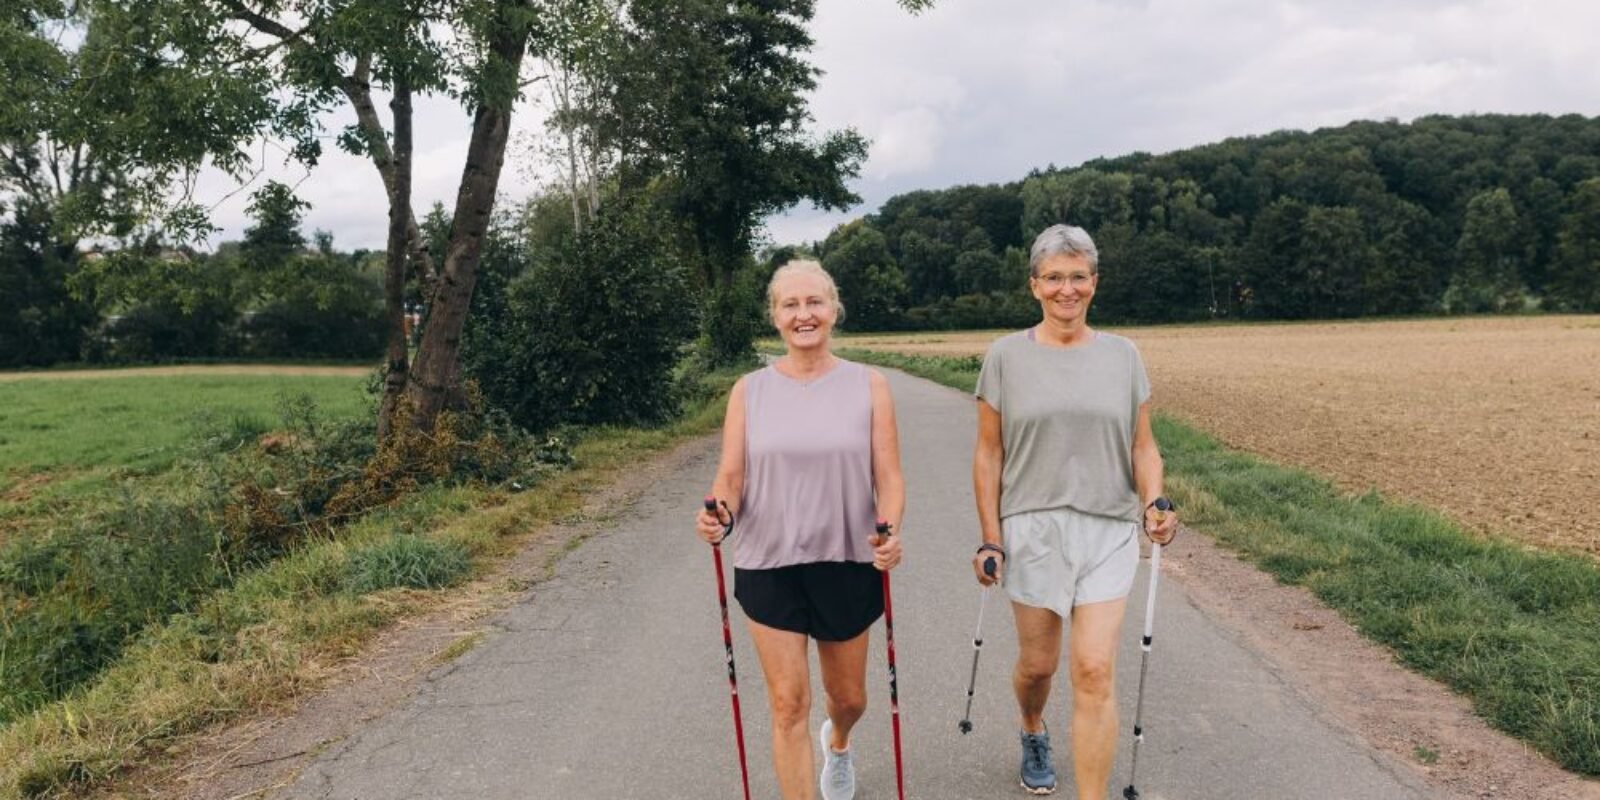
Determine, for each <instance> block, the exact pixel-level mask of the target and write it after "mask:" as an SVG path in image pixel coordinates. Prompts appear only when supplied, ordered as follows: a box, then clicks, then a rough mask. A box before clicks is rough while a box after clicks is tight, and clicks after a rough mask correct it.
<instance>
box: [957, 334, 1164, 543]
mask: <svg viewBox="0 0 1600 800" xmlns="http://www.w3.org/2000/svg"><path fill="white" fill-rule="evenodd" d="M1030 334H1031V331H1019V332H1017V333H1012V334H1007V335H1006V336H1002V337H1000V338H999V339H997V340H995V342H994V344H992V345H990V346H989V352H988V354H986V355H985V356H984V357H983V369H982V371H980V372H979V373H978V388H977V392H976V394H977V396H978V399H979V400H981V401H983V402H986V403H988V404H989V405H990V406H991V407H993V408H994V409H995V410H996V411H998V412H1000V437H1001V443H1002V445H1003V447H1004V448H1005V455H1004V458H1003V461H1002V466H1001V470H1000V516H1001V518H1005V517H1009V516H1011V515H1012V514H1021V513H1024V512H1028V511H1044V510H1048V509H1055V508H1070V509H1074V510H1076V511H1081V512H1083V513H1086V514H1096V515H1099V516H1103V517H1113V518H1116V519H1125V520H1128V521H1130V522H1137V521H1139V519H1140V516H1141V514H1140V512H1141V511H1142V509H1141V508H1140V506H1139V493H1138V489H1137V488H1136V487H1135V485H1134V482H1133V428H1134V423H1135V422H1136V421H1137V420H1138V418H1139V406H1140V404H1142V403H1144V402H1145V401H1146V400H1149V399H1150V379H1149V377H1148V376H1147V375H1146V374H1145V370H1144V361H1143V360H1141V359H1140V358H1139V350H1138V348H1136V347H1135V346H1134V344H1133V342H1132V341H1129V340H1128V339H1126V338H1124V337H1121V336H1117V335H1115V334H1110V333H1102V332H1100V331H1095V332H1094V338H1093V339H1091V340H1089V341H1088V342H1086V343H1084V344H1081V345H1078V346H1075V347H1052V346H1050V345H1047V344H1041V343H1039V342H1037V341H1034V340H1033V339H1032V338H1031V336H1030Z"/></svg>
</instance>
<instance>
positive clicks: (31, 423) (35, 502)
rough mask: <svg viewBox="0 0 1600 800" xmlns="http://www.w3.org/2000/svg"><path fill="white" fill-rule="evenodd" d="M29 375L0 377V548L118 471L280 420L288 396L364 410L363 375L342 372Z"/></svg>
mask: <svg viewBox="0 0 1600 800" xmlns="http://www.w3.org/2000/svg"><path fill="white" fill-rule="evenodd" d="M30 375H33V376H37V377H29V378H28V379H25V380H5V379H0V545H3V544H4V543H5V542H6V541H8V540H9V539H12V538H15V537H16V536H17V535H19V534H20V533H21V532H24V531H26V530H28V529H30V528H32V527H37V526H39V525H43V524H46V523H47V519H48V517H49V516H50V515H51V514H61V513H68V514H70V513H71V507H72V505H73V504H74V503H75V502H76V500H77V499H79V498H82V497H84V496H85V495H89V494H94V493H96V492H103V491H105V490H107V489H108V487H109V486H110V485H111V484H112V483H114V482H115V480H116V479H117V478H118V477H121V476H129V475H144V476H149V475H154V474H158V473H161V472H162V471H163V470H166V469H167V468H168V467H170V466H172V464H173V463H174V462H175V461H176V460H178V459H179V458H181V457H182V456H183V455H184V454H185V453H186V452H191V451H193V450H194V448H196V447H201V446H206V445H207V444H208V443H209V444H211V445H223V446H226V445H227V444H228V441H229V440H231V441H232V442H233V443H238V442H243V441H246V440H249V439H252V438H254V437H255V436H257V435H259V434H261V433H263V432H266V431H268V430H272V429H274V428H277V427H280V426H281V425H282V424H283V421H282V417H283V413H284V412H285V410H286V408H287V404H288V403H289V401H291V400H294V399H297V398H309V399H310V401H311V402H312V403H314V404H315V405H316V408H317V409H318V411H319V414H320V415H321V416H322V417H324V418H328V419H347V418H351V417H355V416H358V415H362V414H367V413H369V412H368V399H367V395H366V393H365V390H364V387H365V385H366V378H365V377H364V376H352V375H348V374H310V375H304V374H294V375H285V374H268V373H262V372H257V373H255V374H211V373H206V372H188V373H181V374H149V373H148V372H137V371H118V372H110V373H102V375H101V377H99V378H97V379H94V380H85V379H83V378H82V377H81V373H59V374H51V373H30ZM64 376H71V377H64ZM208 440H209V442H208Z"/></svg>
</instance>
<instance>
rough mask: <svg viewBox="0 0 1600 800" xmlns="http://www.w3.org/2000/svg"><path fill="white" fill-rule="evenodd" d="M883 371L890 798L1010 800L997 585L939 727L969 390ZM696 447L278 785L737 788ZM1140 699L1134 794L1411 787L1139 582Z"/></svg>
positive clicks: (536, 790) (878, 732)
mask: <svg viewBox="0 0 1600 800" xmlns="http://www.w3.org/2000/svg"><path fill="white" fill-rule="evenodd" d="M886 372H887V374H888V375H889V377H890V382H891V384H892V386H893V389H894V393H895V400H896V407H897V410H898V414H899V420H900V438H901V448H902V451H903V454H902V456H903V459H904V465H905V471H906V481H907V486H908V491H909V500H908V510H907V513H906V518H905V523H904V531H903V532H902V533H903V535H904V536H905V550H906V560H905V563H904V564H903V565H902V567H901V568H900V569H897V570H895V572H894V573H893V579H894V608H895V612H896V613H895V638H896V653H897V657H898V662H899V663H898V666H899V685H900V709H901V710H900V716H901V725H902V727H903V731H904V748H905V779H906V787H907V796H908V797H914V798H991V797H1024V796H1026V795H1024V794H1023V792H1022V790H1021V789H1020V788H1018V787H1017V765H1018V760H1019V757H1020V751H1019V748H1018V744H1017V712H1016V706H1015V701H1014V699H1013V698H1012V696H1011V689H1010V671H1011V665H1012V661H1013V659H1014V656H1015V647H1016V639H1015V636H1014V634H1013V631H1012V630H1011V615H1010V609H1009V604H1008V603H1006V602H1004V601H1003V596H1002V595H1001V594H1000V593H999V592H996V593H995V594H994V595H993V596H992V597H991V598H990V603H989V606H988V613H987V615H986V620H985V630H984V647H983V656H982V661H981V663H980V665H979V672H978V689H977V694H976V698H975V701H974V704H973V712H972V720H973V723H974V726H975V730H974V731H973V732H972V733H971V734H968V735H965V736H963V735H962V734H961V733H959V731H958V730H957V722H958V721H959V720H960V718H961V713H962V708H963V706H964V704H965V699H966V698H965V690H966V682H967V675H968V670H969V668H970V666H971V663H972V662H971V658H972V634H973V624H974V622H975V620H976V616H977V611H978V603H979V597H980V592H979V590H978V588H977V585H976V584H975V582H974V581H973V580H972V577H971V567H970V566H969V563H970V562H969V559H970V557H971V553H972V551H973V548H974V547H975V546H976V542H977V534H976V517H975V514H974V511H973V508H972V501H971V492H970V488H969V487H970V469H971V467H970V465H971V448H972V442H973V437H974V418H975V415H974V412H973V408H972V403H973V401H972V399H971V398H970V397H969V396H966V395H964V394H962V393H960V392H956V391H953V390H950V389H947V388H944V387H941V386H937V385H935V384H932V383H929V382H927V381H922V380H918V379H915V378H910V377H907V376H905V375H902V374H899V373H895V372H892V371H886ZM715 456H716V446H715V442H714V441H711V440H707V441H706V442H705V443H704V445H703V454H702V455H701V456H699V457H697V458H695V459H694V460H693V461H692V462H691V465H690V467H689V468H687V469H684V470H682V471H681V472H678V473H677V474H674V475H672V476H670V477H669V478H668V479H666V480H663V481H661V482H659V483H657V484H655V485H654V486H653V487H652V488H650V489H649V490H648V491H646V492H645V493H644V494H643V495H642V496H640V497H638V498H637V499H635V500H634V501H633V502H632V503H631V505H630V507H629V508H628V509H627V513H624V514H621V515H619V516H618V519H617V522H616V524H615V525H614V526H613V527H611V528H610V529H609V530H607V531H606V532H604V533H601V534H599V535H597V536H594V537H592V538H591V539H589V540H588V541H586V542H585V543H584V544H583V545H582V546H581V547H578V548H577V549H575V550H574V551H573V552H572V553H570V554H569V555H568V556H567V557H565V558H564V559H563V560H562V561H561V562H560V564H559V565H558V567H557V572H558V574H557V576H556V577H555V578H553V579H552V580H550V581H548V582H545V583H542V584H540V585H539V586H538V588H536V589H535V590H534V591H533V592H532V593H531V594H530V596H529V597H528V599H527V600H526V601H525V602H523V603H520V604H518V605H517V606H515V607H513V608H511V609H509V610H507V611H506V612H504V613H503V614H501V615H500V616H499V617H498V618H497V619H496V620H494V621H493V632H492V633H491V634H490V635H489V636H488V637H487V638H486V639H485V641H484V642H483V643H481V644H480V645H478V646H477V647H476V648H474V649H473V650H472V651H471V652H469V653H467V654H466V655H464V656H462V657H461V658H459V659H458V660H456V661H455V662H453V663H451V664H450V665H448V666H446V667H441V668H440V669H438V670H436V671H435V672H434V673H433V674H432V675H430V676H429V677H428V679H427V680H426V681H425V682H424V684H423V686H422V688H421V690H420V691H419V692H418V693H417V695H416V696H415V697H414V698H413V699H412V700H411V701H410V702H409V703H408V704H406V705H404V706H402V707H400V708H399V709H397V710H395V711H393V712H391V713H389V714H387V715H385V716H383V717H380V718H378V719H376V720H374V721H373V722H372V723H371V724H370V725H368V726H366V727H365V728H363V729H362V731H361V732H360V733H359V734H357V735H355V736H352V737H350V738H348V739H346V740H344V741H342V742H340V743H338V744H336V745H334V746H332V747H330V748H329V749H328V750H327V751H326V752H325V753H323V754H322V756H321V757H320V758H319V759H318V760H317V761H316V762H315V763H313V764H312V765H311V766H310V767H308V768H307V769H306V770H305V771H304V772H303V773H302V774H301V776H300V780H299V781H298V783H296V784H294V785H292V786H291V787H289V788H288V789H286V790H285V791H284V792H283V793H282V794H281V795H280V796H288V797H303V798H340V799H341V800H344V799H345V798H351V799H360V800H379V799H381V798H474V800H492V799H496V798H551V799H552V800H555V799H557V798H739V797H741V796H742V795H741V791H740V788H739V766H738V757H737V751H736V749H735V747H734V739H733V725H732V717H731V711H730V707H729V695H728V685H727V680H726V671H725V667H724V658H723V646H722V635H721V627H720V622H719V616H718V610H717V601H716V584H715V580H714V576H713V574H712V557H711V552H710V550H709V548H707V547H706V546H705V545H704V544H703V543H701V542H700V541H699V540H698V539H697V538H695V536H694V534H693V530H692V515H693V513H694V510H695V507H696V506H697V505H698V503H699V500H700V497H701V496H702V495H703V494H704V493H705V490H706V487H707V486H708V485H709V484H710V482H711V476H712V472H713V471H714V470H715V467H716V464H715ZM1176 546H1177V547H1179V548H1181V547H1182V540H1181V539H1180V541H1179V543H1178V544H1177V545H1176ZM1147 564H1148V562H1146V566H1147ZM731 569H732V567H731V564H730V565H729V570H730V575H729V582H730V590H731V581H732V575H731ZM1146 580H1147V573H1146V571H1145V566H1141V570H1140V575H1139V578H1138V580H1137V581H1136V582H1135V584H1134V594H1133V597H1132V598H1131V600H1130V604H1129V610H1128V619H1127V622H1126V623H1125V625H1124V629H1123V647H1122V651H1121V655H1120V657H1119V681H1118V695H1119V702H1120V708H1121V709H1122V719H1123V730H1124V734H1123V737H1122V738H1123V741H1122V743H1121V745H1120V746H1119V752H1118V761H1117V767H1116V770H1115V772H1114V776H1113V780H1112V784H1113V787H1112V788H1113V793H1112V794H1113V796H1116V797H1120V796H1121V790H1122V787H1123V786H1124V785H1125V784H1126V783H1127V775H1128V756H1129V749H1130V748H1129V743H1130V738H1131V729H1132V717H1133V708H1134V693H1135V689H1136V687H1137V683H1138V669H1139V659H1140V653H1139V648H1138V636H1139V627H1140V626H1141V624H1142V620H1143V613H1144V611H1143V610H1144V596H1145V587H1146ZM730 604H731V609H732V612H733V614H734V615H735V620H734V641H735V653H736V659H737V664H738V669H739V686H740V690H741V697H742V701H743V706H744V725H745V737H746V746H747V749H748V752H749V765H750V782H751V792H752V796H753V797H757V798H773V797H777V790H776V788H775V784H774V782H773V779H772V768H771V747H770V744H769V742H770V739H769V735H770V734H769V731H770V728H769V726H768V722H767V711H766V695H765V687H764V685H763V683H762V680H761V671H760V665H759V664H758V663H757V661H756V656H755V652H754V650H753V649H752V648H751V646H750V637H749V635H748V634H747V633H746V631H745V629H744V621H743V618H742V616H741V615H739V611H738V604H737V602H733V601H732V600H731V599H730ZM882 634H883V628H882V625H881V624H880V625H879V626H877V627H875V628H874V630H873V634H872V636H873V642H872V655H871V660H870V662H869V674H868V689H869V692H870V694H871V698H870V701H869V709H868V711H867V714H866V716H865V718H863V719H862V721H861V723H860V725H859V727H857V728H856V734H855V736H854V742H853V746H854V748H855V750H856V761H857V765H858V767H857V768H858V775H859V781H860V786H859V790H858V792H857V797H859V798H893V797H894V796H895V787H894V761H893V751H892V749H891V733H890V731H891V725H890V718H889V710H888V671H887V668H886V659H885V657H884V651H883V637H882ZM814 665H815V657H814V656H813V679H812V684H813V687H814V695H815V697H814V702H813V709H812V730H813V731H815V730H816V727H817V725H818V723H819V722H820V720H821V716H822V713H823V712H822V702H821V684H820V679H819V678H818V677H817V676H816V674H815V668H814ZM1146 695H1147V696H1146V698H1145V712H1144V713H1145V726H1144V727H1145V741H1144V743H1143V744H1142V745H1141V746H1140V757H1139V779H1138V787H1139V789H1140V791H1141V793H1142V796H1143V797H1144V798H1146V799H1147V800H1178V799H1179V798H1183V799H1185V800H1222V799H1223V798H1230V799H1231V798H1272V799H1274V800H1291V799H1294V798H1305V799H1306V800H1313V799H1314V800H1337V799H1338V798H1351V799H1360V800H1368V799H1369V798H1370V799H1371V800H1403V799H1404V798H1422V797H1427V796H1428V794H1427V791H1426V789H1425V788H1424V787H1423V785H1422V784H1421V783H1420V781H1418V780H1417V779H1416V777H1415V776H1414V775H1410V774H1407V772H1406V771H1405V770H1404V769H1403V768H1399V767H1396V766H1395V765H1393V764H1392V763H1390V762H1388V761H1386V759H1385V758H1384V757H1383V756H1381V755H1379V754H1378V753H1377V752H1376V751H1374V750H1372V749H1371V748H1369V747H1367V746H1366V745H1364V744H1363V743H1362V742H1360V741H1358V740H1356V739H1355V738H1354V737H1353V736H1352V735H1350V734H1349V733H1347V732H1345V731H1343V730H1342V729H1340V728H1338V727H1336V726H1335V725H1334V724H1332V723H1331V722H1329V721H1327V720H1326V719H1325V718H1324V717H1323V716H1322V715H1319V713H1318V711H1317V709H1316V708H1314V707H1312V706H1311V705H1310V704H1309V703H1308V702H1307V701H1306V700H1305V699H1304V698H1303V697H1302V696H1301V695H1299V694H1298V693H1296V692H1295V691H1294V690H1293V689H1292V688H1290V687H1289V686H1288V684H1287V683H1286V682H1285V681H1283V680H1281V679H1280V678H1279V677H1278V676H1277V675H1276V674H1275V673H1274V671H1273V669H1272V668H1271V666H1270V665H1269V664H1268V662H1267V661H1266V660H1265V659H1264V658H1263V657H1261V656H1260V655H1259V654H1257V653H1255V652H1253V651H1252V650H1251V649H1249V647H1247V646H1246V645H1244V644H1243V643H1242V642H1241V640H1239V639H1238V638H1237V637H1235V636H1233V635H1232V634H1231V633H1230V632H1229V631H1228V629H1227V628H1226V627H1225V626H1222V625H1220V624H1218V623H1217V622H1215V621H1213V620H1211V619H1209V618H1208V617H1206V616H1205V615H1203V614H1202V613H1201V612H1200V611H1198V610H1197V609H1196V608H1195V607H1194V606H1193V605H1192V604H1191V603H1190V602H1189V600H1188V598H1187V597H1186V596H1185V595H1184V593H1183V589H1182V587H1181V586H1180V585H1179V584H1178V583H1177V582H1175V581H1163V582H1162V583H1161V586H1160V596H1159V598H1158V601H1157V613H1156V639H1155V648H1154V652H1153V654H1152V655H1151V660H1150V678H1149V684H1148V685H1147V688H1146ZM1070 697H1071V692H1070V686H1069V685H1068V682H1067V678H1066V675H1065V670H1063V671H1062V673H1061V674H1059V675H1058V676H1057V680H1056V688H1055V692H1054V694H1053V696H1052V699H1051V704H1050V711H1049V715H1048V719H1049V720H1050V722H1051V725H1052V730H1053V731H1055V740H1056V759H1055V760H1056V769H1057V773H1058V775H1059V776H1060V778H1061V780H1062V791H1060V792H1058V794H1057V796H1062V797H1072V796H1073V794H1072V792H1071V786H1070V784H1071V760H1070V750H1069V749H1068V748H1069V733H1068V726H1069V720H1070ZM819 757H820V756H819Z"/></svg>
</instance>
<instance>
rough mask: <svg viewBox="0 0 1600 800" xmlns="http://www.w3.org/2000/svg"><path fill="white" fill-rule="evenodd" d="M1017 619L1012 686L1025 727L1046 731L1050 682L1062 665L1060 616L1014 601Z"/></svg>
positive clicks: (1031, 729) (1013, 610)
mask: <svg viewBox="0 0 1600 800" xmlns="http://www.w3.org/2000/svg"><path fill="white" fill-rule="evenodd" d="M1011 611H1012V614H1013V615H1015V617H1016V621H1017V645H1018V651H1019V652H1018V655H1017V666H1016V669H1015V670H1014V671H1013V672H1012V673H1011V687H1012V689H1014V690H1015V691H1016V693H1017V706H1018V707H1019V708H1020V709H1021V711H1022V729H1023V730H1024V731H1026V732H1028V733H1041V732H1043V731H1044V706H1045V703H1047V702H1049V700H1050V681H1051V680H1052V679H1053V678H1054V677H1055V674H1056V668H1057V667H1058V666H1060V664H1061V616H1060V615H1058V614H1056V612H1054V611H1051V610H1050V609H1048V608H1035V607H1033V606H1027V605H1023V604H1021V603H1017V602H1013V603H1012V604H1011Z"/></svg>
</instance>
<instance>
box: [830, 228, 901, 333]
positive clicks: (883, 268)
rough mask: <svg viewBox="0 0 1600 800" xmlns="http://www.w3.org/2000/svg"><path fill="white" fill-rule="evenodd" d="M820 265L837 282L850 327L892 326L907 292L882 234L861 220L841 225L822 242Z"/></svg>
mask: <svg viewBox="0 0 1600 800" xmlns="http://www.w3.org/2000/svg"><path fill="white" fill-rule="evenodd" d="M822 252H823V256H822V266H823V267H825V268H826V269H827V270H828V273H829V274H831V275H832V276H833V280H834V282H835V283H837V284H838V286H839V297H840V299H841V300H843V301H844V304H845V321H844V322H843V323H842V324H843V325H844V326H847V327H848V328H850V329H851V330H882V329H885V328H891V327H894V324H895V322H896V321H897V320H898V318H899V314H900V311H901V309H902V308H903V305H904V302H905V296H906V279H905V274H904V273H902V272H901V271H900V267H899V265H897V264H895V262H894V258H893V257H892V256H890V255H889V243H888V240H887V239H885V238H884V236H883V234H882V233H880V232H878V231H877V230H876V229H874V228H873V227H871V226H870V225H868V224H867V223H866V222H865V221H864V220H856V221H855V222H852V223H850V224H848V225H844V226H841V227H840V228H838V229H836V230H835V231H834V232H833V233H832V234H830V235H829V236H828V241H827V242H826V243H824V245H823V251H822Z"/></svg>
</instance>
